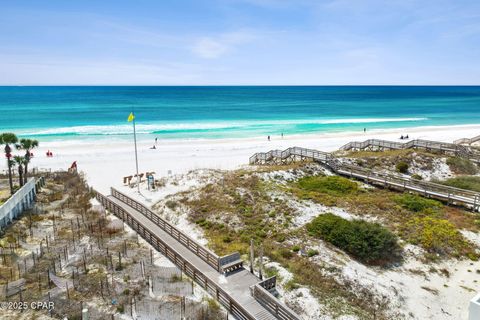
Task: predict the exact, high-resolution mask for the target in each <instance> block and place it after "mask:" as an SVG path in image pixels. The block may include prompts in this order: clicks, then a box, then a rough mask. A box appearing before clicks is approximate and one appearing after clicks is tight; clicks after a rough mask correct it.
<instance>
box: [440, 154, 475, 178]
mask: <svg viewBox="0 0 480 320" xmlns="http://www.w3.org/2000/svg"><path fill="white" fill-rule="evenodd" d="M447 164H448V166H449V167H450V170H452V171H453V172H455V173H456V174H470V175H471V174H476V173H477V172H478V167H477V165H476V164H475V163H473V162H472V161H470V160H469V159H465V158H460V157H450V158H448V159H447Z"/></svg>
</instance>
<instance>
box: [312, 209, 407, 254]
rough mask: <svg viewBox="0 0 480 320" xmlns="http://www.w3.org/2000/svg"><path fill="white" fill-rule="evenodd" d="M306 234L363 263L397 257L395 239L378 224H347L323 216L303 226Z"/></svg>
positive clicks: (358, 221)
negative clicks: (335, 247) (322, 240)
mask: <svg viewBox="0 0 480 320" xmlns="http://www.w3.org/2000/svg"><path fill="white" fill-rule="evenodd" d="M307 230H308V232H309V233H310V235H312V236H315V237H319V238H322V239H324V240H325V241H328V242H330V243H331V244H333V245H335V246H337V247H339V248H340V249H343V250H345V251H346V252H347V253H349V254H351V255H352V256H354V257H356V258H357V259H359V260H362V261H364V262H367V263H374V262H381V261H387V260H391V259H392V258H395V257H397V253H398V250H399V246H398V243H397V237H396V236H395V235H394V234H393V233H392V232H390V231H389V230H388V229H386V228H385V227H383V226H381V225H380V224H378V223H370V222H367V221H363V220H353V221H349V220H346V219H343V218H341V217H338V216H336V215H334V214H331V213H327V214H323V215H320V216H318V217H316V218H315V219H314V220H312V222H310V223H309V224H307Z"/></svg>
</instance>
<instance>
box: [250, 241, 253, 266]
mask: <svg viewBox="0 0 480 320" xmlns="http://www.w3.org/2000/svg"><path fill="white" fill-rule="evenodd" d="M253 260H254V250H253V239H251V240H250V272H251V273H253Z"/></svg>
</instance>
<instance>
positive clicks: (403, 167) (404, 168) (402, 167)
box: [395, 161, 408, 173]
mask: <svg viewBox="0 0 480 320" xmlns="http://www.w3.org/2000/svg"><path fill="white" fill-rule="evenodd" d="M395 168H396V169H397V171H398V172H400V173H407V172H408V163H406V162H405V161H400V162H398V163H397V165H396V166H395Z"/></svg>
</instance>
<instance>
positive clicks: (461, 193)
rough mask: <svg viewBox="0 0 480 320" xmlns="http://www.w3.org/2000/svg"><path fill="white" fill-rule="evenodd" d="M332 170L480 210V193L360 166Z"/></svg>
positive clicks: (368, 181) (333, 166)
mask: <svg viewBox="0 0 480 320" xmlns="http://www.w3.org/2000/svg"><path fill="white" fill-rule="evenodd" d="M330 166H331V167H332V169H333V170H334V171H335V172H336V173H337V174H341V175H344V176H349V177H352V178H356V179H360V180H364V181H365V182H367V183H370V184H375V185H379V186H383V187H390V188H394V189H397V190H399V191H406V190H409V191H413V192H416V193H418V194H421V195H423V196H426V197H432V198H437V199H440V200H443V201H446V202H447V203H455V204H461V205H464V206H467V207H471V208H472V209H473V210H474V211H478V210H479V209H480V193H478V192H474V191H470V190H465V189H460V188H454V187H450V186H445V185H442V184H438V183H434V182H427V181H421V180H416V179H411V178H407V177H404V176H400V175H394V174H391V173H389V174H387V173H381V172H375V171H373V170H370V169H366V168H363V167H359V166H353V165H347V164H341V163H339V162H336V164H334V163H332V162H331V163H330Z"/></svg>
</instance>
